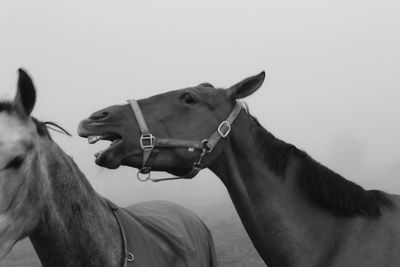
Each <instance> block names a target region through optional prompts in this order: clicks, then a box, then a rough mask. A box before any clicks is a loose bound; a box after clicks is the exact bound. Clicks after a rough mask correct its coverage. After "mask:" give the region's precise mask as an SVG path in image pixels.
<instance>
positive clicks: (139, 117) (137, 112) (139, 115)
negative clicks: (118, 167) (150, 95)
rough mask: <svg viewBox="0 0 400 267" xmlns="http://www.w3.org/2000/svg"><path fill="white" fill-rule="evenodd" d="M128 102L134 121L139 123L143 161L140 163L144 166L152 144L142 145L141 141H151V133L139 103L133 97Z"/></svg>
mask: <svg viewBox="0 0 400 267" xmlns="http://www.w3.org/2000/svg"><path fill="white" fill-rule="evenodd" d="M128 102H129V104H130V105H131V108H132V111H133V114H135V118H136V121H137V123H138V125H139V128H140V132H141V133H142V135H141V136H140V144H141V146H142V150H143V163H142V165H143V167H145V166H146V165H147V161H148V160H149V158H150V155H151V151H152V150H153V146H152V145H149V146H147V147H144V146H143V142H144V140H148V141H149V142H150V143H151V142H152V140H153V139H152V138H153V136H152V135H151V133H150V131H149V128H148V127H147V124H146V121H145V119H144V117H143V113H142V110H141V109H140V107H139V104H138V103H137V101H136V100H134V99H131V100H128ZM146 138H147V139H146ZM146 168H149V167H148V166H147V167H146ZM150 168H151V167H150ZM150 170H151V169H150Z"/></svg>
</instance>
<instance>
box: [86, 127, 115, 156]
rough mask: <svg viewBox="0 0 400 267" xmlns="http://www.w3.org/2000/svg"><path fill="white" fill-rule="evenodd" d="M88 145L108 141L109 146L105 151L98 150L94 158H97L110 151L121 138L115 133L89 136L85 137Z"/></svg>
mask: <svg viewBox="0 0 400 267" xmlns="http://www.w3.org/2000/svg"><path fill="white" fill-rule="evenodd" d="M87 140H88V143H89V144H91V145H92V144H96V143H97V142H99V141H110V142H111V144H110V145H109V146H108V147H107V148H106V149H105V150H100V151H99V152H97V153H95V155H94V156H95V157H96V158H99V157H100V155H101V154H103V153H104V152H105V151H107V150H109V149H111V148H112V147H114V146H115V145H117V144H118V143H119V142H120V141H121V140H122V136H120V135H119V134H116V133H108V134H101V135H89V136H88V137H87Z"/></svg>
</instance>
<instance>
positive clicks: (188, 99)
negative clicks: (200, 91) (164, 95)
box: [181, 94, 196, 104]
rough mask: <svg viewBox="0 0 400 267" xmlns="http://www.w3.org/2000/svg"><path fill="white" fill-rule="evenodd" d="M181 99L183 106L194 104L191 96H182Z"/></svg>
mask: <svg viewBox="0 0 400 267" xmlns="http://www.w3.org/2000/svg"><path fill="white" fill-rule="evenodd" d="M181 99H182V101H183V102H184V103H185V104H193V103H195V102H196V101H195V100H194V98H193V96H192V95H191V94H184V95H183V96H182V97H181Z"/></svg>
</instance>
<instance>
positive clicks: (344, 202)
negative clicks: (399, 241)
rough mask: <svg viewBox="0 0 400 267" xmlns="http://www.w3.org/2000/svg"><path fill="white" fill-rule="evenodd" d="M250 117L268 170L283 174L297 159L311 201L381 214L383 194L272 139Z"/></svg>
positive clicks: (342, 211)
mask: <svg viewBox="0 0 400 267" xmlns="http://www.w3.org/2000/svg"><path fill="white" fill-rule="evenodd" d="M251 118H252V120H253V121H254V122H255V124H256V126H255V127H256V138H257V140H259V143H260V144H262V145H261V147H262V150H263V151H262V154H263V156H264V159H265V162H266V163H267V164H268V166H269V168H270V169H271V171H273V172H274V173H276V174H277V175H283V174H284V172H285V170H286V167H287V164H288V162H289V159H290V157H291V156H295V157H296V158H298V159H299V161H300V164H299V170H298V179H299V187H300V188H301V190H302V191H303V192H304V193H305V194H306V196H308V197H309V199H310V200H311V201H312V202H313V203H315V204H317V205H319V206H320V207H322V208H325V209H328V210H330V211H332V212H333V213H335V214H337V215H342V216H354V215H364V216H370V217H377V216H379V215H381V207H382V206H384V205H389V204H391V201H390V200H389V199H388V198H387V197H386V196H385V193H383V192H381V191H378V190H365V189H364V188H362V187H361V186H359V185H357V184H356V183H354V182H351V181H349V180H346V179H345V178H343V177H342V176H341V175H339V174H337V173H335V172H334V171H332V170H330V169H328V168H327V167H325V166H324V165H322V164H320V163H319V162H317V161H315V160H314V159H312V158H311V157H310V156H309V155H307V153H305V152H304V151H302V150H300V149H298V148H297V147H295V146H294V145H291V144H288V143H285V142H284V141H281V140H279V139H277V138H275V136H273V135H272V134H271V133H269V132H268V131H267V130H265V129H264V128H263V127H262V126H261V125H260V124H259V123H258V121H257V120H256V119H255V118H254V117H251Z"/></svg>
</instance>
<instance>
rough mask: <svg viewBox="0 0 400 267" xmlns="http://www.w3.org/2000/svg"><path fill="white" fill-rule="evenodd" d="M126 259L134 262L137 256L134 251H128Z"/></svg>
mask: <svg viewBox="0 0 400 267" xmlns="http://www.w3.org/2000/svg"><path fill="white" fill-rule="evenodd" d="M125 258H126V260H127V261H129V262H132V261H133V260H134V259H135V256H133V254H132V253H130V252H128V254H127V255H126V256H125Z"/></svg>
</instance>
